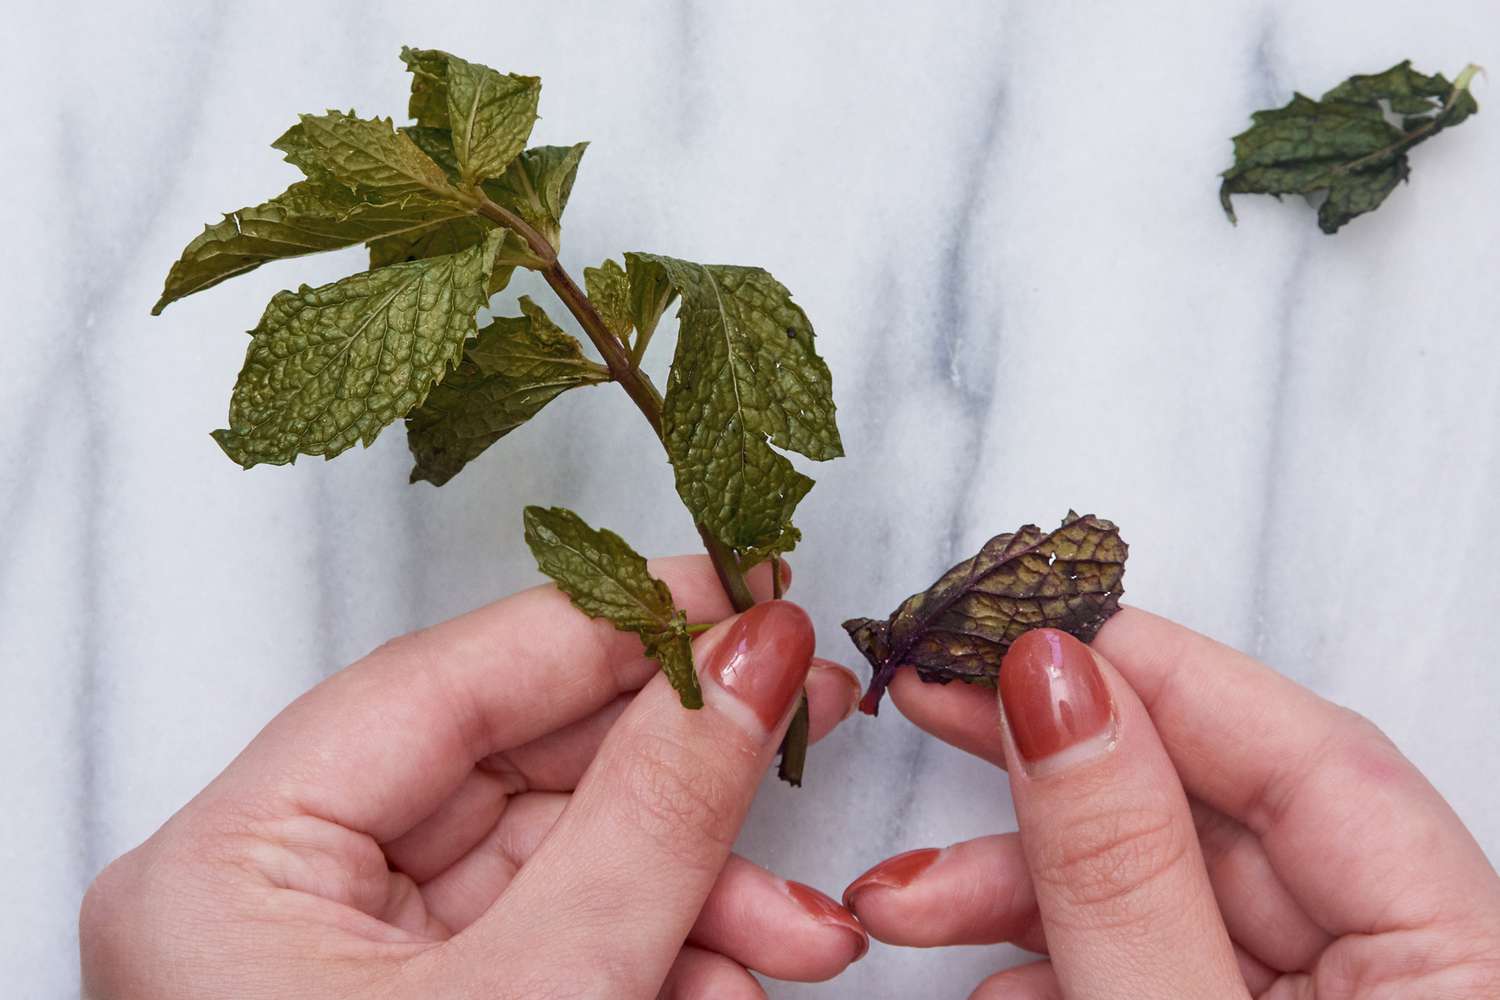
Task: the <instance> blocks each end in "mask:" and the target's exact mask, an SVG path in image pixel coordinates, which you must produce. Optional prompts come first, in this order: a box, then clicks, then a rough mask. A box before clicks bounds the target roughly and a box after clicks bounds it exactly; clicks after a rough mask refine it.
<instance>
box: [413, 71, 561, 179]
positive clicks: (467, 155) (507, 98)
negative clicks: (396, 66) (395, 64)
mask: <svg viewBox="0 0 1500 1000" xmlns="http://www.w3.org/2000/svg"><path fill="white" fill-rule="evenodd" d="M401 59H402V61H404V62H405V63H406V66H407V69H408V70H410V71H411V74H412V85H411V101H410V103H409V105H408V112H409V113H410V114H411V117H412V118H413V119H414V120H415V121H416V122H417V124H418V125H420V126H423V127H426V128H445V129H448V130H449V131H450V132H451V133H452V145H451V148H452V150H453V155H454V160H455V161H456V163H457V166H458V174H459V177H460V179H461V180H462V182H463V183H465V184H475V183H478V182H479V181H481V180H486V179H488V178H492V177H498V176H500V174H501V173H503V172H504V170H505V168H506V167H507V166H509V165H510V163H511V161H512V160H514V159H515V158H516V157H517V156H519V155H520V154H521V150H523V149H524V148H525V147H526V140H527V138H528V137H530V135H531V128H532V126H533V125H534V124H535V123H536V117H537V116H536V107H537V100H538V98H539V97H540V96H541V92H542V81H541V80H538V79H537V78H536V77H534V76H516V75H514V74H504V73H497V72H496V71H495V70H492V69H490V68H489V67H488V66H482V65H480V64H478V63H471V62H469V61H468V60H465V59H460V58H458V57H457V56H454V55H449V54H448V53H446V52H439V51H437V50H433V49H411V48H403V49H402V50H401Z"/></svg>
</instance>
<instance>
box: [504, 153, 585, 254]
mask: <svg viewBox="0 0 1500 1000" xmlns="http://www.w3.org/2000/svg"><path fill="white" fill-rule="evenodd" d="M588 145H589V144H588V143H586V142H579V143H574V144H573V145H571V146H535V147H533V148H531V149H528V150H526V151H525V152H523V153H522V154H521V155H520V156H518V157H516V159H515V160H514V161H513V162H512V163H511V164H510V166H509V167H507V168H506V169H505V172H504V173H503V174H501V175H500V176H499V177H497V178H495V179H494V180H491V181H486V182H485V184H484V193H485V194H486V195H488V196H489V197H490V199H491V200H493V201H495V202H497V203H499V204H501V205H503V206H505V207H506V208H508V209H510V210H511V211H513V212H515V213H516V214H517V215H519V216H520V217H521V218H523V219H525V220H526V221H527V222H529V223H530V224H531V226H532V228H534V229H536V230H537V231H538V232H540V233H541V234H542V235H543V236H545V237H546V238H547V242H548V243H551V244H552V248H553V249H554V250H555V249H557V248H558V247H559V246H561V244H562V215H563V209H565V208H567V207H568V196H569V195H570V194H572V193H573V180H574V178H575V177H577V176H578V164H579V162H580V161H581V160H582V159H583V151H584V150H585V149H587V148H588Z"/></svg>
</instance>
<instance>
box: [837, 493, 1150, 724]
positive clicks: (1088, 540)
mask: <svg viewBox="0 0 1500 1000" xmlns="http://www.w3.org/2000/svg"><path fill="white" fill-rule="evenodd" d="M1128 552H1129V549H1128V548H1127V546H1126V545H1125V542H1124V541H1123V540H1122V539H1121V538H1120V529H1119V528H1117V527H1115V526H1114V525H1113V524H1112V523H1110V522H1109V521H1105V520H1103V519H1102V518H1097V517H1094V516H1093V515H1092V514H1090V515H1086V516H1084V517H1079V516H1078V515H1077V514H1075V513H1074V512H1072V511H1069V512H1068V516H1067V517H1065V518H1063V522H1062V525H1061V526H1060V527H1058V528H1057V530H1055V531H1052V532H1045V531H1043V530H1042V529H1040V528H1038V527H1037V526H1036V525H1034V524H1028V525H1025V526H1023V527H1022V528H1021V530H1019V531H1016V532H1007V533H1006V534H1003V535H996V536H995V537H994V538H991V539H990V540H989V541H987V542H985V543H984V546H983V547H982V548H980V550H979V552H978V553H977V554H976V555H974V556H973V557H972V558H970V559H965V560H964V561H963V562H961V563H959V564H958V565H957V566H954V567H953V568H952V569H950V570H949V571H948V572H946V573H944V574H943V575H942V576H941V577H940V578H939V579H938V581H937V582H936V583H934V584H933V585H932V586H931V587H928V588H927V589H926V590H924V591H923V592H922V593H920V594H913V595H912V596H911V597H908V598H907V599H906V600H904V601H902V602H901V606H900V607H898V608H897V609H896V610H895V611H893V612H891V615H890V617H889V618H887V619H885V620H876V619H871V618H851V619H850V620H849V621H846V622H844V629H845V631H847V632H848V633H849V638H850V639H852V640H854V645H855V646H857V647H858V648H859V651H860V652H861V653H863V654H864V656H865V659H867V660H869V661H870V665H871V666H872V667H873V668H874V671H875V672H874V673H873V674H872V675H871V677H870V686H869V689H868V690H867V691H866V693H865V697H864V700H862V701H861V702H860V708H862V709H863V710H864V711H865V712H867V713H868V714H870V715H874V714H875V713H876V711H877V710H878V709H879V707H880V697H881V695H882V694H884V693H885V688H886V685H887V684H889V683H890V681H891V678H892V677H893V676H895V673H896V671H897V670H898V669H900V668H901V667H904V666H910V667H915V668H916V671H917V676H918V677H920V678H921V679H922V680H924V681H934V682H936V683H939V684H946V683H948V682H949V681H952V680H961V681H967V682H969V683H979V684H994V682H995V678H996V676H997V674H998V671H999V669H1000V661H1001V659H1002V658H1003V657H1004V655H1005V651H1006V650H1007V649H1009V648H1010V644H1011V643H1012V642H1014V641H1015V640H1016V639H1017V638H1019V637H1020V635H1021V633H1023V632H1027V631H1030V630H1031V629H1035V628H1056V629H1062V630H1063V631H1065V632H1069V633H1071V634H1072V635H1075V636H1077V637H1078V638H1080V639H1082V640H1083V641H1084V642H1088V641H1090V640H1091V639H1093V638H1094V634H1095V633H1097V632H1098V631H1099V629H1100V628H1101V627H1102V626H1103V625H1104V623H1105V622H1106V621H1108V620H1109V618H1110V616H1111V615H1113V614H1114V613H1115V612H1116V611H1118V610H1119V609H1120V597H1121V595H1122V594H1124V592H1125V588H1124V585H1123V582H1124V579H1125V557H1126V555H1127V554H1128Z"/></svg>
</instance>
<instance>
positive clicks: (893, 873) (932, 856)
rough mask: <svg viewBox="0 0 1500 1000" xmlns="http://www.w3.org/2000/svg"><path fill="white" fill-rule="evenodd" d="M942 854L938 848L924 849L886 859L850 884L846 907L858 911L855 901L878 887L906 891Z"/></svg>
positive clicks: (846, 890) (845, 892)
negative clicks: (864, 892) (869, 890)
mask: <svg viewBox="0 0 1500 1000" xmlns="http://www.w3.org/2000/svg"><path fill="white" fill-rule="evenodd" d="M942 853H943V852H942V851H941V850H939V849H938V848H936V847H922V848H918V849H917V850H915V851H907V852H906V853H905V854H897V855H896V856H895V857H891V858H886V859H885V860H884V861H882V862H880V864H878V865H876V866H875V867H874V868H871V869H870V870H869V871H867V872H865V873H864V874H863V875H861V876H860V877H859V878H857V879H855V880H854V881H853V882H850V883H849V888H847V889H845V890H844V905H845V906H847V907H848V908H849V909H851V910H854V909H856V907H855V905H854V904H855V901H856V899H857V898H858V896H859V894H860V893H861V892H862V891H864V890H865V889H872V888H875V887H877V886H879V887H881V888H885V889H905V888H906V887H907V886H909V885H911V884H912V883H913V882H914V881H916V879H917V876H918V875H921V874H922V873H923V872H925V871H926V870H927V869H929V868H931V867H932V863H933V862H934V861H936V860H937V859H938V855H939V854H942Z"/></svg>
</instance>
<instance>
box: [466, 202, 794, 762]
mask: <svg viewBox="0 0 1500 1000" xmlns="http://www.w3.org/2000/svg"><path fill="white" fill-rule="evenodd" d="M476 210H477V211H478V212H479V214H480V215H482V216H484V217H485V218H487V219H489V220H490V221H491V222H495V223H498V224H499V225H502V226H504V227H506V228H507V229H511V230H514V231H515V232H516V233H517V234H519V235H520V236H521V238H522V239H524V240H525V241H526V245H527V246H528V247H529V248H530V249H531V252H532V253H534V254H536V255H537V257H539V258H541V260H542V261H543V263H544V266H543V267H542V268H541V272H542V277H543V278H545V279H546V280H547V284H549V285H551V286H552V291H553V292H555V293H557V297H558V298H559V299H561V300H562V303H563V305H565V306H567V307H568V312H570V313H572V314H573V318H574V319H576V320H578V325H579V326H581V327H583V332H584V333H585V334H587V335H588V338H589V341H590V342H591V343H592V344H593V345H594V349H595V350H597V351H598V352H599V354H600V355H601V356H602V357H603V358H604V363H605V365H606V366H608V368H609V374H610V377H611V378H612V379H614V381H616V382H618V383H620V388H622V389H624V390H625V394H626V395H627V396H629V397H630V400H631V402H633V403H635V406H636V409H638V410H640V411H641V414H642V415H643V416H644V417H645V418H646V422H647V423H649V424H650V425H651V429H652V430H653V431H655V432H656V437H657V440H659V441H661V442H662V446H663V447H666V440H665V439H664V438H663V437H662V421H661V409H662V400H661V393H660V392H658V391H657V389H656V386H655V384H653V383H652V381H651V378H650V376H648V375H647V374H646V373H645V372H643V371H641V369H640V364H639V362H640V359H639V357H632V356H631V355H630V354H629V353H627V352H626V350H625V345H623V344H621V343H620V341H619V339H618V338H617V337H615V335H614V334H613V333H611V332H610V330H609V326H608V325H607V324H606V323H605V322H604V317H602V316H600V315H599V310H597V309H595V308H594V303H593V302H591V301H589V297H588V296H587V295H585V294H584V291H583V289H582V288H579V287H578V282H576V281H574V280H573V276H572V275H570V274H569V273H568V272H567V270H566V269H565V268H564V267H563V266H562V262H561V261H559V260H558V259H557V248H556V247H554V246H553V245H552V244H551V243H548V242H547V238H546V237H545V236H543V235H542V234H541V233H539V232H537V231H536V229H535V228H533V227H532V226H531V225H530V224H529V223H528V222H527V221H526V220H525V219H523V218H521V217H520V216H519V215H516V214H515V213H514V212H511V211H510V210H508V209H506V208H504V207H502V206H500V205H497V204H495V203H494V202H493V201H491V200H490V199H488V198H486V197H484V196H483V195H481V196H480V200H479V204H478V207H477V209H476ZM642 339H643V340H644V338H642ZM637 348H638V353H639V354H644V353H645V348H644V344H637ZM695 527H696V528H697V529H698V537H699V538H701V539H703V547H704V549H706V550H707V551H708V558H709V561H710V562H712V563H713V567H714V572H715V573H716V574H718V577H719V583H720V584H721V585H723V587H724V593H726V594H728V595H729V603H730V604H732V605H733V606H734V610H736V611H748V610H750V608H752V607H754V605H755V595H754V594H752V593H750V586H749V584H747V583H746V582H745V574H744V573H742V572H741V571H740V566H739V560H737V559H736V558H735V555H734V552H733V551H731V550H730V548H729V546H727V545H725V544H724V543H723V542H721V541H719V540H718V539H717V538H715V537H714V535H713V533H712V532H710V531H709V530H708V529H707V528H705V527H704V526H703V525H701V524H698V525H695ZM772 572H773V573H774V574H775V582H774V584H773V586H774V587H775V588H776V590H777V591H778V593H777V596H778V597H779V596H781V595H780V593H779V591H780V589H781V565H780V561H779V560H777V562H776V564H775V565H774V566H772ZM806 758H807V695H806V693H804V694H803V696H802V701H801V703H800V704H799V705H798V707H797V714H796V716H795V717H794V719H793V721H792V726H791V728H790V729H788V730H787V734H786V737H785V738H784V739H783V740H782V741H781V768H780V771H779V774H780V776H781V779H782V780H783V781H786V782H788V783H789V784H791V785H794V786H795V785H801V784H802V766H803V762H804V761H805V760H806Z"/></svg>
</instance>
